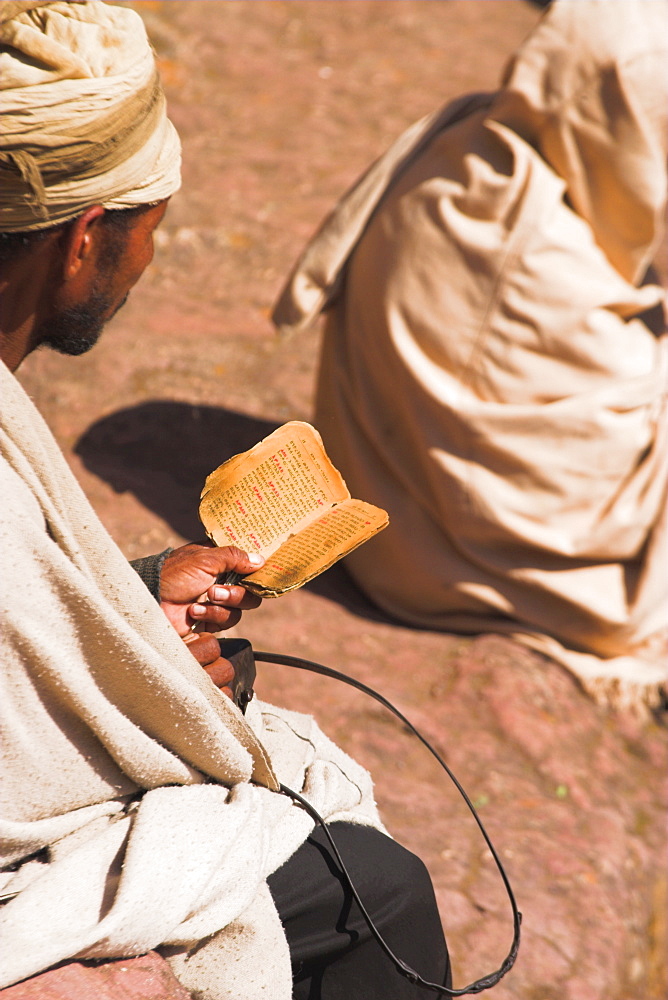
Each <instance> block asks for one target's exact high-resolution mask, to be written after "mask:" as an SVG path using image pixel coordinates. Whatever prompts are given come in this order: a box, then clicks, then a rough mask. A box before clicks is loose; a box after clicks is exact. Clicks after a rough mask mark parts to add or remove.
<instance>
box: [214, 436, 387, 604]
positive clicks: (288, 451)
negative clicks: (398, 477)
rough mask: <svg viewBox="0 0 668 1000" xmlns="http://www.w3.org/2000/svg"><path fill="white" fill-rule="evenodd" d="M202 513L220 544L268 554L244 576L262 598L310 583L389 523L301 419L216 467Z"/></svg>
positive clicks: (249, 586)
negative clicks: (359, 495) (360, 496)
mask: <svg viewBox="0 0 668 1000" xmlns="http://www.w3.org/2000/svg"><path fill="white" fill-rule="evenodd" d="M199 516H200V520H201V521H202V524H203V525H204V528H205V530H206V533H207V535H208V536H209V538H211V539H212V540H213V541H214V542H215V543H216V545H236V546H238V547H239V548H240V549H244V550H245V551H246V552H259V553H260V554H261V555H263V556H264V557H265V559H266V563H265V565H264V566H263V567H262V568H261V569H259V570H256V571H255V572H254V573H251V574H249V575H248V576H244V577H243V578H242V579H241V580H239V583H241V585H242V586H244V587H246V588H247V590H250V591H252V592H253V593H255V594H259V595H260V596H261V597H278V596H279V595H280V594H284V593H286V592H287V591H288V590H295V589H296V588H297V587H301V586H303V584H305V583H308V581H309V580H312V579H313V577H314V576H317V575H318V574H319V573H322V572H323V571H324V570H326V569H328V568H329V567H330V566H331V565H332V564H333V563H335V562H336V561H337V560H338V559H341V558H342V556H345V555H348V553H349V552H352V550H353V549H356V548H357V546H358V545H361V544H362V542H366V541H367V540H368V539H369V538H371V537H372V536H373V535H375V534H376V532H378V531H381V530H382V529H383V528H385V527H387V524H388V516H387V514H386V512H385V511H384V510H381V509H380V508H379V507H373V506H372V505H371V504H369V503H364V502H363V501H362V500H353V499H352V498H351V496H350V493H349V492H348V489H347V487H346V484H345V483H344V481H343V478H342V477H341V474H340V473H339V472H338V471H337V470H336V469H335V468H334V466H333V465H332V463H331V461H330V460H329V458H328V456H327V453H326V452H325V449H324V447H323V443H322V439H321V437H320V435H319V434H318V432H317V431H316V429H315V428H314V427H312V426H311V425H310V424H307V423H303V422H302V421H299V420H293V421H290V422H289V423H287V424H284V425H283V426H282V427H279V428H278V429H277V430H275V431H274V432H273V433H272V434H269V435H268V436H267V437H266V438H264V439H263V440H262V441H260V443H259V444H256V445H255V447H253V448H251V449H250V450H249V451H245V452H242V454H240V455H235V456H234V457H233V458H230V459H229V460H228V461H227V462H223V464H222V465H221V466H219V468H217V469H216V470H215V471H214V472H212V473H211V475H210V476H208V477H207V480H206V482H205V484H204V489H203V490H202V495H201V500H200V506H199Z"/></svg>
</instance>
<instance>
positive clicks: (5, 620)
mask: <svg viewBox="0 0 668 1000" xmlns="http://www.w3.org/2000/svg"><path fill="white" fill-rule="evenodd" d="M0 390H1V392H2V418H1V437H0V440H1V446H2V458H1V461H0V475H1V481H2V511H1V513H0V547H1V558H2V563H1V565H2V596H1V607H2V646H1V650H2V653H1V656H2V672H1V674H0V685H1V686H2V693H1V694H0V699H1V700H0V725H1V728H2V754H3V763H2V772H1V774H0V805H1V809H2V813H1V818H0V867H3V868H4V869H5V870H4V871H2V872H0V892H7V893H9V892H14V891H16V890H21V891H20V893H19V895H18V896H17V897H16V898H15V899H14V900H13V901H11V902H9V903H8V904H6V905H5V906H3V907H2V908H0V939H1V940H2V949H1V950H0V987H3V986H7V985H10V984H11V983H14V982H17V981H19V980H21V979H23V978H25V977H28V976H30V975H33V974H35V973H37V972H39V971H41V970H43V969H45V968H47V967H49V966H50V965H52V964H54V963H56V962H59V961H61V960H64V959H67V958H74V957H77V958H94V957H108V956H124V955H136V954H142V953H144V952H146V951H148V950H150V949H152V948H155V947H157V946H163V950H164V952H165V954H167V956H168V957H169V959H170V962H171V963H172V965H173V967H174V969H175V971H176V974H177V975H178V976H179V978H180V979H181V981H182V982H183V983H184V985H185V986H186V987H187V988H190V989H197V990H199V991H200V992H199V993H198V995H200V996H201V997H202V998H210V1000H217V998H219V997H221V998H222V997H239V996H243V997H244V998H246V1000H248V998H251V997H256V996H262V997H265V998H269V997H271V998H274V997H275V998H276V1000H288V998H289V997H290V996H291V975H290V964H289V955H288V950H287V943H286V941H285V938H284V935H283V933H282V929H281V927H280V923H279V921H278V917H277V914H276V910H275V908H274V906H273V902H272V900H271V897H270V895H269V892H268V890H267V887H266V883H265V878H266V876H267V875H268V874H270V873H271V872H272V871H274V870H275V869H276V868H277V867H278V866H279V865H281V864H282V863H283V862H284V861H285V860H286V859H287V858H288V857H289V856H290V855H291V854H292V853H293V852H294V851H295V850H296V848H297V847H298V846H299V844H300V843H302V842H303V840H304V839H305V837H306V836H307V835H308V832H309V830H310V828H311V826H312V823H311V820H310V819H309V818H308V816H306V815H305V814H304V813H303V811H302V810H300V809H298V808H296V807H295V806H293V805H292V804H291V803H290V801H289V800H288V799H286V798H285V797H283V796H281V795H280V794H276V793H275V792H274V791H272V789H275V788H276V787H277V777H278V779H279V780H280V781H282V782H283V783H285V784H287V785H289V786H290V787H293V788H295V789H296V790H297V791H299V790H302V791H304V793H305V794H306V795H308V797H309V798H310V800H311V801H312V802H313V804H314V805H315V807H316V808H317V809H319V810H320V811H321V812H322V813H323V814H324V815H325V816H326V817H327V818H329V819H331V820H334V819H344V820H346V819H347V820H349V821H353V822H361V823H371V824H374V825H376V826H380V823H379V820H378V816H377V812H376V809H375V805H374V802H373V795H372V789H371V783H370V779H369V776H368V775H367V773H366V772H365V771H364V770H363V769H362V768H361V767H359V766H358V765H357V764H355V762H354V761H352V760H350V758H348V757H347V756H346V755H345V754H344V753H343V752H342V751H340V750H338V748H336V747H335V746H334V745H333V744H332V743H331V742H330V741H329V740H327V739H326V737H324V736H323V735H322V733H321V732H320V731H319V730H318V728H317V726H316V724H315V723H314V722H313V720H312V719H311V718H310V717H307V716H301V715H297V714H295V713H288V712H283V711H280V710H278V709H274V708H271V707H270V706H259V705H258V704H257V703H255V702H253V703H251V707H250V708H249V714H248V716H247V718H244V717H243V716H242V715H241V714H240V712H239V711H238V710H237V709H236V708H235V707H234V706H233V705H232V703H231V702H230V701H229V699H227V698H226V697H224V696H223V695H222V694H221V693H220V692H219V691H218V690H217V689H216V688H215V687H214V685H213V684H212V683H211V681H210V680H209V678H208V677H207V675H206V674H205V673H204V671H203V670H202V669H201V668H200V667H199V665H198V664H197V663H196V661H195V660H194V658H193V657H192V656H191V655H190V653H189V652H188V651H187V649H186V647H185V646H184V644H183V642H182V641H181V640H180V639H179V637H178V636H177V634H176V632H174V631H173V629H172V628H171V626H170V625H169V624H168V623H167V620H166V619H165V618H164V616H163V614H162V612H161V611H160V609H159V607H158V605H157V604H156V602H155V601H154V600H153V598H152V597H151V595H150V594H149V592H148V590H147V589H146V588H145V587H144V585H143V584H142V582H141V580H140V579H139V578H138V577H137V575H136V574H135V573H134V571H133V570H132V569H131V567H130V566H129V565H128V563H127V562H126V560H125V559H124V557H123V555H122V553H121V552H120V550H119V549H118V548H117V547H116V546H115V545H114V543H113V541H112V540H111V538H110V537H109V536H108V534H107V533H106V531H105V530H104V528H103V526H102V525H101V524H100V522H99V521H98V519H97V517H96V515H95V513H94V512H93V510H92V509H91V507H90V506H89V504H88V502H87V500H86V498H85V497H84V495H83V493H82V492H81V490H80V488H79V486H78V484H77V482H76V480H75V479H74V476H73V475H72V473H71V471H70V469H69V467H68V466H67V464H66V462H65V460H64V458H63V456H62V454H61V453H60V451H59V449H58V447H57V445H56V443H55V441H54V440H53V438H52V437H51V434H50V432H49V430H48V428H47V427H46V425H45V424H44V422H43V421H42V419H41V417H40V415H39V414H38V413H37V411H36V410H35V408H34V407H33V405H32V403H31V402H30V400H29V399H28V397H27V396H26V395H25V393H24V392H23V390H22V388H21V387H20V385H19V384H18V382H17V381H16V380H15V379H14V378H13V376H11V375H10V374H9V373H8V371H7V369H6V368H5V366H4V365H0ZM258 736H260V737H261V740H262V742H260V739H259V738H258ZM270 761H271V762H270ZM381 828H382V827H381ZM43 848H48V852H47V853H44V852H43V853H42V854H37V856H36V858H35V860H32V861H27V862H26V863H21V862H22V861H23V860H24V859H26V858H27V857H28V856H29V855H31V854H33V853H36V852H39V851H41V850H42V849H43ZM12 862H18V864H17V865H16V866H15V869H16V870H14V871H10V870H8V869H7V866H8V865H10V864H11V863H12ZM206 938H211V940H210V941H209V942H208V943H207V944H206V946H205V947H201V946H199V947H198V948H197V950H196V952H195V953H193V955H192V956H191V955H189V951H190V950H191V949H193V947H194V946H196V945H201V942H202V940H203V939H206Z"/></svg>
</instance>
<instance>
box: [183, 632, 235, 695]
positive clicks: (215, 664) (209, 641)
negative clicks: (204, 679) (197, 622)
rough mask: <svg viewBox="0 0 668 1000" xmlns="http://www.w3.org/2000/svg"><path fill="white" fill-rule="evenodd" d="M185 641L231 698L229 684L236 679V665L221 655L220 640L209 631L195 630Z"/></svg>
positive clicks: (200, 662) (215, 681)
mask: <svg viewBox="0 0 668 1000" xmlns="http://www.w3.org/2000/svg"><path fill="white" fill-rule="evenodd" d="M184 641H185V642H186V644H187V646H188V649H189V650H190V652H191V653H192V655H193V656H194V657H195V659H196V660H197V662H198V663H199V664H200V665H201V666H202V667H203V668H204V670H205V672H206V673H207V674H208V675H209V677H210V678H211V680H212V681H213V683H214V684H215V685H216V687H217V688H220V689H221V690H222V691H223V693H224V694H226V695H227V696H228V697H229V698H231V697H232V689H231V688H230V687H229V686H228V685H230V684H231V683H232V681H233V680H234V667H233V666H232V664H231V663H230V661H229V660H226V659H225V658H224V657H222V656H221V655H220V645H219V643H218V640H217V639H214V637H213V636H212V635H210V634H209V633H208V632H197V633H195V632H193V633H192V635H190V636H187V637H186V639H185V640H184Z"/></svg>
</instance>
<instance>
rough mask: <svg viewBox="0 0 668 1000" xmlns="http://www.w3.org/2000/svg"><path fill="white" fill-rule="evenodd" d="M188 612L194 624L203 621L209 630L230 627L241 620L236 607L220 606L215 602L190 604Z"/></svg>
mask: <svg viewBox="0 0 668 1000" xmlns="http://www.w3.org/2000/svg"><path fill="white" fill-rule="evenodd" d="M188 614H189V615H190V617H191V618H192V620H193V621H194V622H195V623H196V624H199V623H200V622H203V623H204V624H205V625H206V626H207V628H208V631H209V632H217V631H219V629H227V628H232V627H233V626H234V625H237V624H238V623H239V621H241V611H238V610H237V609H236V608H220V607H218V605H217V604H199V603H198V604H192V605H191V606H190V607H189V608H188Z"/></svg>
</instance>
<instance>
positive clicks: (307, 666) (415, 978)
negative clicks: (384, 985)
mask: <svg viewBox="0 0 668 1000" xmlns="http://www.w3.org/2000/svg"><path fill="white" fill-rule="evenodd" d="M253 654H254V656H255V659H256V660H259V661H260V662H262V663H279V664H283V665H284V666H287V667H296V668H297V669H298V670H310V671H311V672H312V673H315V674H322V675H323V676H324V677H331V678H333V679H334V680H337V681H342V682H343V683H344V684H349V685H350V686H351V687H354V688H357V690H358V691H362V692H363V693H364V694H366V695H368V696H369V697H370V698H374V699H375V700H376V701H377V702H380V704H381V705H383V706H384V707H385V708H387V709H388V710H389V711H390V712H392V713H393V715H395V716H396V717H397V718H398V719H400V720H401V722H403V724H404V725H405V726H407V727H408V729H410V731H411V732H412V733H413V734H414V735H415V736H417V738H418V739H419V740H420V742H421V743H422V744H423V745H424V746H425V747H426V748H427V750H429V752H430V753H431V754H432V755H433V756H434V757H435V758H436V760H437V761H438V762H439V764H440V765H441V767H442V768H443V770H444V771H445V772H446V773H447V775H448V777H449V778H450V780H451V781H452V782H453V783H454V785H455V786H456V788H457V790H458V791H459V793H460V795H461V796H462V798H463V799H464V801H465V802H466V805H467V806H468V808H469V811H470V812H471V814H472V816H473V818H474V820H475V821H476V823H477V824H478V828H479V830H480V832H481V834H482V836H483V838H484V840H485V843H486V844H487V846H488V848H489V850H490V851H491V854H492V857H493V858H494V862H495V864H496V867H497V869H498V871H499V874H500V875H501V879H502V880H503V884H504V886H505V889H506V893H507V895H508V899H509V900H510V905H511V908H512V913H513V940H512V944H511V946H510V951H509V952H508V955H507V956H506V958H505V959H504V961H503V963H502V964H501V966H500V968H499V969H497V970H496V972H492V973H490V974H489V975H487V976H483V977H482V978H481V979H476V981H475V982H474V983H471V985H470V986H466V987H465V988H464V989H461V990H451V989H449V988H448V987H447V986H442V985H440V984H439V983H431V982H429V981H428V980H426V979H423V978H422V976H420V975H419V973H417V972H415V970H414V969H411V968H410V966H408V965H406V963H405V962H403V961H402V960H401V959H400V958H398V957H397V956H396V955H395V954H394V952H393V951H392V949H391V948H390V946H389V945H388V944H387V943H386V941H385V940H384V939H383V937H382V935H381V933H380V931H379V930H378V929H377V928H376V926H375V924H374V923H373V921H372V919H371V917H370V916H369V914H368V912H367V910H366V908H365V906H364V904H363V903H362V900H361V899H360V897H359V895H358V893H357V890H356V888H355V886H354V885H353V883H352V881H351V878H350V875H349V874H348V871H347V870H346V867H345V865H344V863H343V860H342V858H341V855H340V853H339V850H338V848H337V846H336V844H335V843H334V840H333V838H332V835H331V833H330V831H329V828H328V826H327V823H326V822H325V820H324V819H323V818H322V817H321V816H320V815H319V813H318V812H317V811H316V810H315V809H314V808H313V806H312V805H311V804H310V803H309V802H307V801H306V799H304V798H302V796H301V795H299V794H298V793H297V792H295V791H293V790H292V789H291V788H287V787H286V786H285V785H281V786H280V788H281V791H282V792H283V793H284V794H285V795H288V796H289V797H290V798H291V799H293V800H294V801H295V802H297V803H298V804H299V805H300V806H301V807H302V808H303V809H305V810H306V812H307V813H308V814H309V816H311V818H312V819H313V820H315V822H317V823H318V824H319V825H320V826H321V827H322V828H323V830H324V831H325V834H326V836H327V838H328V840H329V843H330V845H331V847H332V850H333V851H334V854H335V856H336V859H337V861H338V863H339V865H340V867H341V871H342V873H343V875H344V877H345V879H346V880H347V882H348V885H349V886H350V891H351V892H352V894H353V897H354V899H355V901H356V903H357V905H358V906H359V908H360V910H361V912H362V916H363V917H364V919H365V920H366V922H367V924H368V926H369V930H370V931H371V933H372V934H373V936H374V937H375V938H376V940H377V941H378V944H379V945H380V946H381V948H382V949H383V951H384V952H385V954H386V955H387V956H388V957H389V958H390V959H391V960H392V961H393V962H394V964H395V965H396V967H397V969H398V970H399V972H401V974H402V975H404V976H405V977H406V978H407V979H408V980H409V981H410V982H412V983H415V984H416V985H418V986H422V987H424V989H427V990H432V991H434V992H436V993H439V994H440V995H441V996H443V995H446V996H449V997H463V996H468V995H469V994H471V993H482V991H483V990H488V989H491V987H492V986H496V984H497V983H498V982H499V981H500V980H501V979H502V978H503V976H505V975H506V973H507V972H509V971H510V969H512V967H513V965H514V964H515V959H516V958H517V952H518V949H519V946H520V926H521V923H522V914H521V913H520V911H519V910H518V908H517V903H516V902H515V896H514V894H513V890H512V888H511V886H510V882H509V881H508V876H507V875H506V872H505V870H504V867H503V865H502V864H501V859H500V858H499V856H498V854H497V852H496V850H495V848H494V845H493V844H492V842H491V840H490V838H489V835H488V833H487V831H486V830H485V827H484V826H483V824H482V822H481V820H480V817H479V816H478V813H477V812H476V810H475V807H474V805H473V803H472V802H471V800H470V799H469V797H468V795H467V794H466V792H465V791H464V789H463V787H462V785H461V784H460V782H459V781H458V780H457V778H456V777H455V775H454V774H453V772H452V771H451V770H450V768H449V767H448V765H447V764H446V763H445V761H444V760H443V758H442V757H441V756H440V754H439V753H438V752H437V751H436V750H435V749H434V747H433V746H432V745H431V743H429V742H428V740H426V739H425V737H424V736H423V735H422V734H421V733H420V732H419V731H418V730H417V729H416V728H415V726H414V725H413V723H412V722H409V720H408V719H407V718H406V716H405V715H403V714H402V713H401V712H400V711H399V709H398V708H395V706H394V705H393V704H392V703H391V702H389V701H388V700H387V698H384V697H383V695H382V694H379V693H378V692H377V691H374V689H373V688H370V687H369V686H368V685H366V684H363V683H362V682H361V681H358V680H356V679H355V678H354V677H349V676H348V675H347V674H343V673H341V672H340V671H338V670H333V669H332V668H331V667H325V666H323V664H322V663H315V662H314V661H313V660H305V659H303V658H302V657H297V656H287V655H286V654H284V653H264V652H256V651H255V650H254V651H253Z"/></svg>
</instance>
